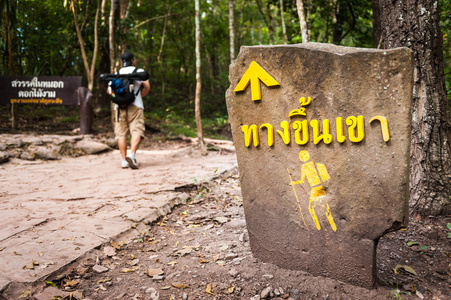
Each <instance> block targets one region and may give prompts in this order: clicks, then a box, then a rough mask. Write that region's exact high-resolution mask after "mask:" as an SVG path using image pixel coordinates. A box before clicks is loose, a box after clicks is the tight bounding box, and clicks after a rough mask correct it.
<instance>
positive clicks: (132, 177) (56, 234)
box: [0, 141, 237, 292]
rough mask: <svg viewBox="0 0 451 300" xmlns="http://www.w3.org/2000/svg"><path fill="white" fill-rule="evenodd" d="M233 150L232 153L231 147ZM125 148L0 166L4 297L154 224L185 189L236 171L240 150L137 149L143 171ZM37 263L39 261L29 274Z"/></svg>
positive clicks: (183, 197)
mask: <svg viewBox="0 0 451 300" xmlns="http://www.w3.org/2000/svg"><path fill="white" fill-rule="evenodd" d="M221 143H222V144H224V143H226V144H227V147H229V148H231V149H233V144H232V143H231V142H223V141H221ZM119 158H120V155H119V151H117V150H114V151H111V152H107V153H103V154H99V155H88V156H82V157H78V158H62V159H61V160H56V161H41V160H36V161H26V160H19V159H11V160H10V162H8V163H5V164H1V165H0V219H1V220H2V221H1V225H2V226H0V292H1V291H2V290H3V289H4V288H6V287H7V286H8V285H9V284H10V283H33V282H37V281H38V280H42V279H44V278H46V277H48V276H49V275H51V274H54V273H55V272H57V271H58V270H60V269H61V268H63V267H64V266H65V265H67V264H69V263H70V262H72V261H74V260H76V259H77V258H79V257H80V256H82V255H84V254H85V253H86V252H88V251H90V250H92V249H93V248H96V247H99V246H101V245H102V244H103V243H105V242H108V241H109V240H111V239H115V238H116V237H118V236H123V235H124V234H127V233H129V232H131V231H132V230H134V229H131V228H132V225H137V224H140V225H139V226H140V227H141V226H143V224H149V223H151V222H153V221H155V220H157V219H158V218H159V217H161V216H163V215H164V214H166V213H168V212H169V211H170V210H171V208H172V207H173V206H175V205H177V204H179V203H181V202H182V201H185V200H186V199H187V198H188V194H186V193H184V192H179V191H177V192H176V190H178V188H179V187H183V186H189V185H193V184H198V183H201V182H205V181H210V180H212V179H213V178H216V177H218V176H219V175H220V174H222V173H225V172H228V171H231V170H232V169H235V168H236V165H237V163H236V156H235V154H234V152H226V154H224V155H222V154H220V153H219V152H209V153H208V155H207V156H202V155H201V154H200V153H199V152H198V151H196V150H194V149H192V148H189V147H188V148H182V149H175V150H167V151H164V150H155V151H154V150H152V151H150V150H147V151H146V150H142V151H141V150H140V151H138V155H137V158H138V162H139V164H140V168H139V169H138V170H131V169H122V168H121V166H120V159H119ZM33 261H35V262H38V263H39V265H37V264H36V265H35V266H34V267H33V269H31V265H32V264H33Z"/></svg>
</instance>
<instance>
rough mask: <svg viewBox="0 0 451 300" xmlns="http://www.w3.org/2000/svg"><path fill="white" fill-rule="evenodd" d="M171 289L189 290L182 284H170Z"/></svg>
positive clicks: (187, 286)
mask: <svg viewBox="0 0 451 300" xmlns="http://www.w3.org/2000/svg"><path fill="white" fill-rule="evenodd" d="M171 285H172V286H173V287H175V288H178V289H187V288H189V285H187V284H184V283H172V284H171Z"/></svg>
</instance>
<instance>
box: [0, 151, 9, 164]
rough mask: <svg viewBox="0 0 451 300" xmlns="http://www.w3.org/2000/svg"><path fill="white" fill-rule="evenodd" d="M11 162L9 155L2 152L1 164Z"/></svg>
mask: <svg viewBox="0 0 451 300" xmlns="http://www.w3.org/2000/svg"><path fill="white" fill-rule="evenodd" d="M7 161H9V155H8V153H6V152H5V151H1V150H0V164H1V163H4V162H7Z"/></svg>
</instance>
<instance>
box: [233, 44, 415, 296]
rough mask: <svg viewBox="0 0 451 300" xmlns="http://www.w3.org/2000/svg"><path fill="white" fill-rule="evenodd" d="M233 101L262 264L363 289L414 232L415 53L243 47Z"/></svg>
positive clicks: (248, 209) (248, 211) (247, 206)
mask: <svg viewBox="0 0 451 300" xmlns="http://www.w3.org/2000/svg"><path fill="white" fill-rule="evenodd" d="M229 79H230V83H231V85H230V88H229V89H228V90H227V94H226V100H227V109H228V113H229V121H230V123H231V128H232V135H233V140H234V143H235V147H236V153H237V159H238V167H239V172H240V180H241V188H242V194H243V200H244V211H245V217H246V224H247V229H248V232H249V238H250V244H251V249H252V252H253V254H254V255H255V256H256V257H258V258H260V259H262V260H263V261H266V262H271V263H274V264H276V265H279V266H281V267H285V268H291V269H298V270H305V271H308V272H310V273H311V274H313V275H316V276H327V277H332V278H335V279H338V280H341V281H345V282H348V283H352V284H355V285H359V286H363V287H368V288H371V287H374V286H375V282H376V271H377V270H376V265H375V261H376V246H377V241H378V240H379V238H380V237H381V236H382V235H384V234H386V233H387V232H390V231H393V230H397V229H399V228H402V227H405V226H407V222H408V199H409V172H410V170H409V164H410V127H411V126H410V125H411V114H410V107H411V98H412V85H413V57H412V52H411V50H409V49H407V48H398V49H393V50H375V49H360V48H349V47H340V46H335V45H329V44H318V43H308V44H299V45H283V46H252V47H242V48H241V52H240V54H239V56H238V58H237V59H236V60H235V61H234V62H233V63H232V65H231V68H230V76H229Z"/></svg>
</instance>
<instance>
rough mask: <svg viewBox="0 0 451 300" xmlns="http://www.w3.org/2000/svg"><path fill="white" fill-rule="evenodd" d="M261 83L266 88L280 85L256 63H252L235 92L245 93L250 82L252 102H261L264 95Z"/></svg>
mask: <svg viewBox="0 0 451 300" xmlns="http://www.w3.org/2000/svg"><path fill="white" fill-rule="evenodd" d="M260 81H262V82H263V83H264V84H266V86H276V85H280V84H279V83H278V82H277V81H276V80H275V79H274V78H273V77H272V76H271V75H269V74H268V72H266V71H265V70H264V69H263V68H262V67H260V65H259V64H258V63H256V62H255V61H253V62H251V65H250V66H249V68H248V69H247V70H246V72H244V75H243V77H241V80H240V82H238V84H237V86H236V87H235V89H234V90H233V91H234V92H241V91H244V90H245V89H246V88H247V86H248V85H249V82H250V83H251V95H252V100H254V101H255V100H261V99H262V93H261V90H260Z"/></svg>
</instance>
